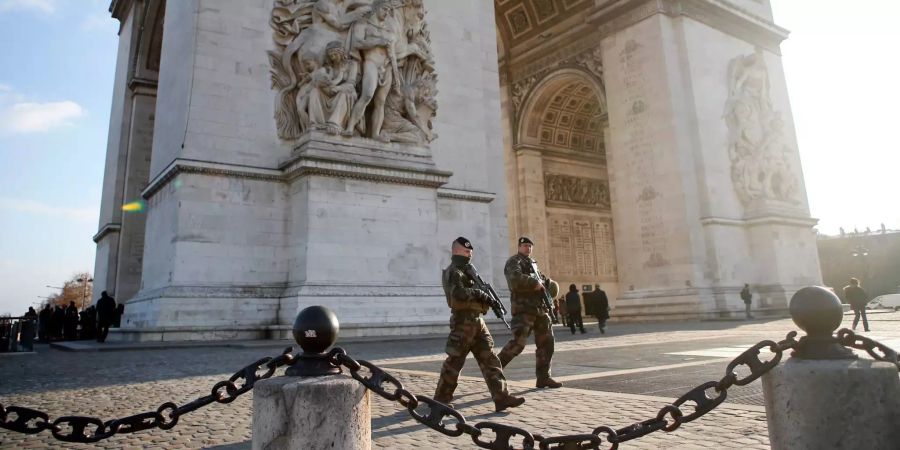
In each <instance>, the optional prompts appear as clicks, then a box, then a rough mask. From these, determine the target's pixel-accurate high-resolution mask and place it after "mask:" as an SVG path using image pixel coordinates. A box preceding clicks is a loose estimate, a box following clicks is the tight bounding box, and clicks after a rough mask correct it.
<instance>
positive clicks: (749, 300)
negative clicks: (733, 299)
mask: <svg viewBox="0 0 900 450" xmlns="http://www.w3.org/2000/svg"><path fill="white" fill-rule="evenodd" d="M741 300H743V301H744V309H745V311H746V312H747V319H752V318H753V315H752V314H750V307H751V306H753V294H751V293H750V284H748V283H744V288H743V289H741Z"/></svg>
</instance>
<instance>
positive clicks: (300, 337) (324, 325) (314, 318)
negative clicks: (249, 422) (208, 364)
mask: <svg viewBox="0 0 900 450" xmlns="http://www.w3.org/2000/svg"><path fill="white" fill-rule="evenodd" d="M339 331H340V323H339V322H338V319H337V316H335V314H334V312H333V311H331V310H330V309H328V308H326V307H323V306H310V307H308V308H305V309H303V310H302V311H300V313H299V314H297V317H296V318H295V319H294V326H293V329H292V334H293V335H294V340H295V341H296V342H297V344H299V345H300V348H302V349H303V353H302V354H300V355H299V356H296V357H294V358H292V362H291V366H290V367H289V368H288V369H287V370H286V371H285V376H283V377H278V378H272V379H268V380H262V381H260V382H258V383H256V385H254V386H253V449H254V450H257V449H266V450H280V449H285V450H287V449H304V450H307V449H308V450H318V449H327V450H333V449H348V450H350V449H353V450H356V449H369V448H371V446H372V416H371V412H370V408H371V405H370V401H371V399H370V397H369V391H368V390H367V389H366V387H365V386H363V385H362V384H361V383H359V382H357V381H356V380H354V379H353V378H350V377H348V376H347V375H341V374H340V371H341V369H339V368H338V367H335V366H333V365H332V364H331V360H330V357H329V355H328V354H326V353H325V350H328V349H329V348H330V347H331V346H332V345H334V343H335V341H337V337H338V332H339ZM334 351H337V352H338V353H343V350H341V349H335V350H334Z"/></svg>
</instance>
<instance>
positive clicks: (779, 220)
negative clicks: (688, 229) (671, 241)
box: [700, 215, 819, 228]
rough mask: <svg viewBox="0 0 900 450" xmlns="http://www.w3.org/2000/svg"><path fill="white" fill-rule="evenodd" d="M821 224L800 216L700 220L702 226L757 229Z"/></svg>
mask: <svg viewBox="0 0 900 450" xmlns="http://www.w3.org/2000/svg"><path fill="white" fill-rule="evenodd" d="M817 223H819V220H818V219H813V218H811V217H798V216H782V215H769V216H756V217H748V218H746V219H733V218H728V217H712V216H711V217H703V218H701V219H700V224H701V225H704V226H706V225H721V226H730V227H757V226H763V225H785V226H791V227H799V228H812V227H814V226H816V224H817Z"/></svg>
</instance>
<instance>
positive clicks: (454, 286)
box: [434, 236, 525, 412]
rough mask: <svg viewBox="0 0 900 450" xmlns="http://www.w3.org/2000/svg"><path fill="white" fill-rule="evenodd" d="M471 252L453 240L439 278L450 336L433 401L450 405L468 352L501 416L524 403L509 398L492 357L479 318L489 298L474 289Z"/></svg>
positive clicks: (466, 242)
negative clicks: (448, 263) (448, 259)
mask: <svg viewBox="0 0 900 450" xmlns="http://www.w3.org/2000/svg"><path fill="white" fill-rule="evenodd" d="M473 251H474V247H473V246H472V243H471V242H469V240H468V239H466V238H464V237H462V236H460V237H458V238H456V240H454V241H453V243H452V244H451V257H450V261H451V262H450V265H449V266H447V268H446V269H444V272H443V274H442V277H441V282H442V284H443V286H444V295H445V296H446V297H447V306H449V307H450V335H449V336H447V345H446V347H445V349H444V350H445V351H446V352H447V359H445V360H444V364H443V365H442V366H441V375H440V378H439V379H438V384H437V388H435V391H434V399H435V400H437V401H439V402H441V403H444V404H448V405H449V404H450V401H452V400H453V392H454V391H456V386H457V382H458V380H459V372H460V371H461V370H462V368H463V365H465V363H466V356H467V355H468V354H469V353H470V352H471V353H472V355H473V356H474V357H475V361H477V362H478V367H479V368H480V369H481V375H482V376H483V377H484V382H485V384H487V387H488V390H489V391H490V392H491V397H492V398H493V400H494V409H495V411H497V412H500V411H503V410H505V409H507V408H514V407H516V406H519V405H521V404H522V403H525V399H524V398H522V397H515V396H513V395H510V393H509V390H508V388H507V385H506V377H504V376H503V369H502V367H501V365H500V360H499V359H498V358H497V355H495V354H494V339H493V338H492V337H491V332H490V331H488V328H487V326H486V325H485V324H484V319H482V318H481V316H482V315H483V314H485V313H486V312H487V311H488V309H489V305H490V297H489V295H490V294H488V293H487V292H484V291H482V290H480V289H477V288H476V287H475V280H476V279H477V277H475V276H474V274H476V272H475V267H474V266H472V264H471V260H472V253H473Z"/></svg>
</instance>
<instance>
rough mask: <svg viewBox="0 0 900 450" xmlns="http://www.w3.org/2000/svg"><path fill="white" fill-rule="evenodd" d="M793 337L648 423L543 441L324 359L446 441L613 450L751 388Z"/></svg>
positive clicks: (364, 364)
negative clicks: (734, 389) (741, 372)
mask: <svg viewBox="0 0 900 450" xmlns="http://www.w3.org/2000/svg"><path fill="white" fill-rule="evenodd" d="M796 336H797V332H796V331H792V332H790V333H789V334H788V335H787V337H786V338H785V339H784V340H782V341H780V342H777V343H776V342H774V341H762V342H760V343H758V344H756V345H754V346H753V347H750V348H749V349H747V350H746V351H744V352H743V353H741V354H740V355H739V356H738V357H737V358H734V359H733V360H732V361H731V362H730V363H729V364H728V366H727V367H726V369H725V376H723V377H722V379H720V380H719V381H709V382H706V383H703V384H701V385H699V386H697V387H695V388H693V389H691V390H690V391H688V392H687V393H685V394H684V395H682V396H681V397H679V398H678V399H677V400H675V402H673V403H672V404H671V405H664V406H663V407H662V408H660V409H659V411H658V412H657V413H656V416H655V417H653V418H651V419H648V420H644V421H641V422H636V423H633V424H631V425H628V426H626V427H623V428H618V429H614V428H611V427H608V426H599V427H597V428H595V429H594V430H593V431H592V432H591V433H590V434H573V435H564V436H549V437H545V436H542V435H539V434H532V433H530V432H528V431H527V430H524V429H521V428H517V427H512V426H509V425H503V424H499V423H495V422H478V423H475V424H471V423H469V422H468V421H467V420H466V418H465V416H464V415H463V414H462V413H460V412H459V411H458V410H456V409H455V408H453V407H451V406H450V405H447V404H444V403H441V402H439V401H437V400H434V399H433V398H431V397H426V396H423V395H414V394H412V393H411V392H409V391H407V390H406V389H405V388H404V387H403V383H401V382H400V381H399V380H397V378H396V377H394V376H393V375H391V374H389V373H387V372H385V371H384V370H383V369H381V368H379V367H378V366H376V365H375V364H372V363H370V362H368V361H364V360H358V361H357V360H355V359H353V358H352V357H351V356H349V355H347V353H346V352H345V351H344V350H343V349H341V348H339V347H337V348H334V349H332V350H331V352H330V353H329V354H328V357H329V361H330V362H331V364H332V365H334V366H335V367H341V366H342V367H345V368H347V370H349V372H350V376H351V377H353V379H354V380H356V381H358V382H360V383H361V384H362V385H363V386H365V387H366V388H367V389H369V390H370V391H372V392H374V393H376V394H378V395H379V396H381V397H382V398H384V399H386V400H390V401H395V402H398V403H400V404H401V405H402V406H403V407H405V408H406V409H407V411H408V412H409V415H410V416H411V417H412V418H413V419H415V420H416V421H417V422H419V423H421V424H422V425H425V426H427V427H428V428H431V429H433V430H435V431H438V432H440V433H443V434H446V435H447V436H453V437H457V436H462V435H463V434H466V435H468V436H470V437H471V438H472V442H474V443H475V445H477V446H478V447H480V448H487V449H492V450H511V449H513V448H522V449H525V450H532V449H534V448H535V445H536V444H537V445H538V446H539V448H540V449H541V450H549V449H566V450H568V449H596V450H599V449H610V450H613V449H616V448H618V446H619V444H620V443H622V442H627V441H630V440H632V439H637V438H640V437H642V436H646V435H648V434H650V433H653V432H656V431H659V430H663V431H665V432H666V433H671V432H672V431H675V430H676V429H678V427H680V426H681V424H684V423H688V422H691V421H694V420H696V419H699V418H700V417H701V416H703V415H705V414H706V413H708V412H710V411H712V410H713V409H715V408H716V407H717V406H719V405H720V404H722V402H724V401H725V399H726V397H727V396H728V393H727V390H728V388H730V387H731V386H734V385H737V386H743V385H746V384H749V383H752V382H753V381H755V380H756V379H758V378H759V377H761V376H762V375H763V374H765V373H766V372H768V371H769V370H771V369H772V368H773V367H775V366H777V365H778V363H779V362H780V361H781V358H782V355H783V354H784V352H785V351H787V350H789V349H792V348H794V347H795V346H796V345H797V340H796V339H795V338H796ZM765 348H768V349H769V351H771V352H772V353H773V356H772V357H771V359H769V360H768V361H762V360H760V357H759V354H760V351H761V350H762V349H765ZM740 366H747V368H748V369H749V370H750V374H749V375H746V376H744V377H739V376H738V375H737V373H736V372H735V370H736V369H737V368H738V367H740ZM710 392H715V394H714V395H713V396H710V395H709V393H710ZM689 402H690V403H689ZM688 403H689V406H693V411H692V412H690V414H686V413H685V412H684V411H683V410H682V409H681V408H682V407H683V406H684V405H685V404H688ZM514 443H518V444H519V446H518V447H514V446H513V444H514Z"/></svg>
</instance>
